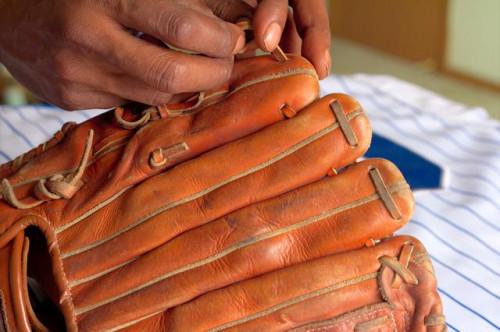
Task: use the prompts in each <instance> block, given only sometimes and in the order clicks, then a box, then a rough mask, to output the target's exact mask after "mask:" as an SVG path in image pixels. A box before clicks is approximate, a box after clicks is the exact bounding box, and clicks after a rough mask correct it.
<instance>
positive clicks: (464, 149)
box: [0, 74, 500, 331]
mask: <svg viewBox="0 0 500 332" xmlns="http://www.w3.org/2000/svg"><path fill="white" fill-rule="evenodd" d="M322 92H323V94H326V93H330V92H345V93H348V94H350V95H352V96H354V97H356V98H357V99H358V100H359V101H360V102H361V104H362V105H363V107H364V109H365V110H366V112H367V114H368V116H369V118H370V120H371V123H372V126H373V129H374V139H373V142H372V146H371V148H370V150H369V151H368V154H367V155H368V156H370V157H385V158H388V159H390V160H392V161H393V162H395V163H396V164H397V165H398V166H399V167H400V168H401V169H402V171H403V173H404V174H405V176H406V177H407V179H408V181H409V183H410V185H411V186H412V188H413V189H414V190H415V197H416V201H417V203H416V210H415V214H414V216H413V218H412V220H411V222H410V223H409V224H408V225H407V226H406V227H404V229H402V230H401V231H400V232H399V233H400V234H411V235H413V236H416V237H418V238H419V239H420V240H421V241H422V242H423V243H424V245H425V246H426V247H427V249H428V251H429V253H430V256H431V258H432V260H433V264H434V267H435V270H436V274H437V277H438V283H439V285H438V286H439V292H440V294H441V296H442V299H443V303H444V309H445V314H446V316H447V323H448V326H449V329H450V330H452V331H473V330H474V331H497V330H499V326H500V315H499V308H500V299H499V294H500V260H499V251H500V236H499V234H500V123H499V122H497V121H495V120H492V119H490V118H489V117H488V114H487V112H485V111H484V110H483V109H480V108H468V107H465V106H464V105H462V104H459V103H456V102H453V101H450V100H447V99H445V98H443V97H441V96H439V95H437V94H434V93H432V92H430V91H427V90H424V89H422V88H420V87H417V86H415V85H412V84H409V83H406V82H403V81H401V80H398V79H396V78H394V77H390V76H374V75H362V74H358V75H351V76H331V77H329V78H327V79H326V80H324V81H323V82H322ZM99 112H100V111H98V110H89V111H81V112H65V111H62V110H60V109H57V108H53V107H47V106H25V107H7V106H0V163H3V162H5V161H7V160H10V159H12V158H14V157H15V156H17V155H18V154H20V153H22V152H24V151H27V150H29V149H31V148H33V147H35V146H36V145H38V144H39V143H41V142H43V141H45V140H46V139H47V138H48V137H50V136H51V134H52V133H53V132H55V131H56V130H58V129H59V128H60V127H61V126H62V124H63V123H64V122H67V121H77V122H81V121H84V120H86V119H88V118H90V117H91V116H93V115H95V114H98V113H99Z"/></svg>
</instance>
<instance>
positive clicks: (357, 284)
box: [157, 236, 442, 331]
mask: <svg viewBox="0 0 500 332" xmlns="http://www.w3.org/2000/svg"><path fill="white" fill-rule="evenodd" d="M409 247H411V248H413V249H412V250H411V251H410V254H409V258H408V260H410V261H411V263H410V264H409V267H408V269H409V271H411V272H409V273H410V274H411V275H412V276H415V277H416V276H419V277H420V278H418V279H419V281H420V283H419V284H418V285H413V284H405V285H404V286H401V287H397V288H396V287H394V286H392V287H391V282H392V280H393V276H394V275H396V274H395V273H394V272H393V270H391V269H390V268H388V269H386V270H385V271H384V268H383V266H384V264H383V263H382V260H381V259H380V258H381V257H391V258H393V259H394V260H396V261H398V259H399V257H401V256H400V255H401V252H403V250H404V249H405V248H409ZM398 256H399V257H398ZM422 256H423V257H426V256H427V253H426V251H425V248H424V247H423V245H422V244H421V243H420V242H419V241H418V240H416V239H414V238H411V237H408V236H401V237H392V238H389V239H386V240H383V241H382V242H381V243H380V244H378V245H376V246H374V247H369V248H361V249H358V250H355V251H351V252H345V253H340V254H336V255H329V256H326V257H322V258H320V259H316V260H312V261H308V262H305V263H302V264H298V265H294V266H291V267H288V268H285V269H281V270H278V271H275V272H272V273H267V274H265V275H262V276H259V277H257V278H254V279H250V280H246V281H244V282H241V283H236V284H234V285H231V286H229V287H227V288H223V289H219V290H215V291H212V292H210V293H208V294H205V295H203V296H201V297H198V298H197V299H195V300H193V301H191V302H189V303H187V304H185V305H181V306H178V307H176V308H174V309H173V310H171V311H170V312H168V313H166V314H165V315H164V316H166V318H165V317H162V318H163V320H162V324H164V325H165V326H168V327H169V328H170V329H171V330H172V331H184V330H186V328H187V329H190V330H193V331H199V330H204V331H205V330H210V331H262V330H267V329H268V328H269V327H270V326H272V327H273V330H274V331H290V330H291V329H292V328H294V327H298V326H302V325H305V324H308V323H313V324H311V325H307V326H304V328H302V329H300V330H299V331H323V330H325V331H326V330H329V331H356V330H358V329H357V328H354V327H358V326H360V325H361V323H365V326H367V327H368V328H367V329H363V330H364V331H382V330H386V329H385V327H387V330H392V327H393V326H394V325H392V324H393V323H392V321H391V320H390V319H383V320H382V324H380V320H381V319H380V317H382V318H387V317H388V316H389V314H391V315H392V313H393V312H392V311H391V309H388V307H389V306H387V307H385V308H381V307H380V306H378V307H377V306H376V305H374V303H376V302H374V301H380V299H385V300H386V301H391V302H390V303H391V304H392V303H398V304H397V305H401V304H400V303H401V302H403V301H409V300H408V299H409V298H411V295H410V294H415V293H417V292H424V293H426V295H431V294H432V295H434V294H436V293H435V292H436V291H435V287H436V286H435V278H434V275H433V272H432V268H430V267H429V266H428V265H427V264H428V263H427V260H426V259H425V258H424V259H423V260H421V261H420V262H418V263H414V261H416V260H417V257H422ZM422 261H423V262H425V263H424V264H426V263H427V264H426V265H427V266H426V265H424V264H422ZM388 270H390V271H391V272H389V271H388ZM381 271H382V272H381ZM382 273H383V274H382ZM382 275H383V277H384V278H382ZM386 289H389V290H392V289H394V290H393V291H392V292H390V291H389V292H390V293H389V295H387V293H388V292H387V291H385V290H386ZM360 294H363V296H360ZM403 294H404V295H403ZM435 298H438V297H433V296H427V297H426V300H427V301H428V302H426V303H425V305H424V306H423V307H425V309H424V308H423V307H422V306H419V305H418V304H417V310H415V309H413V308H412V309H411V312H416V313H417V314H415V315H414V316H413V315H411V314H410V315H408V317H406V318H405V319H407V320H408V321H409V322H410V323H408V326H413V327H415V326H416V325H418V324H414V323H415V321H416V320H417V319H419V318H420V317H423V316H425V315H426V313H422V311H426V312H428V310H429V309H430V308H431V307H434V308H436V309H437V310H436V309H435V310H436V311H438V312H441V310H439V309H440V308H441V305H440V301H439V300H438V301H434V300H431V299H435ZM215 303H216V304H217V305H214V304H215ZM382 303H383V302H382ZM385 303H387V302H385ZM385 303H384V304H385ZM405 303H406V302H405ZM417 303H418V301H417ZM429 303H432V304H434V303H436V305H435V306H433V305H431V304H429ZM434 308H433V309H434ZM418 309H423V310H418ZM343 314H344V315H343ZM377 316H378V317H377ZM157 317H158V316H157ZM284 317H291V318H293V319H284ZM374 317H375V318H374ZM417 317H418V318H417ZM377 318H378V319H377ZM375 321H378V322H379V323H378V324H377V323H376V322H375ZM388 321H389V322H390V323H386V322H388ZM315 322H316V323H317V325H315V324H314V323H315ZM367 322H369V323H372V324H370V325H367V324H366V323H367ZM412 324H413V325H412ZM389 326H390V327H389ZM420 326H421V327H422V330H426V328H425V327H424V324H423V319H421V323H420ZM325 327H326V328H327V329H325ZM373 327H375V329H373ZM360 330H361V329H360ZM439 330H442V326H440V327H439ZM293 331H295V330H293ZM436 331H437V329H436Z"/></svg>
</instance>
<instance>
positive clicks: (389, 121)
mask: <svg viewBox="0 0 500 332" xmlns="http://www.w3.org/2000/svg"><path fill="white" fill-rule="evenodd" d="M338 80H339V82H340V81H342V80H343V79H342V78H340V77H339V78H338ZM343 86H344V89H345V90H346V91H347V92H348V93H349V94H353V95H354V93H353V91H352V90H350V88H349V87H348V86H347V84H346V83H345V82H344V84H343ZM367 98H368V99H369V100H370V101H371V102H372V103H373V104H374V105H375V106H376V107H378V108H381V109H382V110H388V112H389V113H391V111H390V108H388V107H386V106H384V105H381V104H380V103H379V102H378V101H377V100H376V99H375V98H374V97H373V96H367ZM371 117H373V118H381V119H384V120H386V121H384V123H385V124H386V125H388V126H390V127H391V128H392V129H394V130H395V131H396V132H398V133H399V134H401V135H402V136H403V137H406V138H412V139H413V140H415V141H417V142H418V143H420V144H425V145H427V146H428V147H429V148H431V149H434V150H435V151H437V152H439V153H440V154H442V155H443V156H445V157H447V158H448V159H450V160H452V161H455V162H459V163H465V164H476V165H480V166H483V167H485V168H489V169H491V170H492V171H494V172H495V173H497V175H498V176H500V169H498V168H496V167H495V166H494V165H490V164H488V163H486V162H484V161H474V160H469V159H460V158H456V157H454V156H452V155H449V154H448V153H447V152H446V150H443V149H441V148H440V147H438V146H436V145H433V144H431V143H430V142H428V141H425V140H423V139H422V137H419V136H416V135H413V134H411V133H409V132H407V131H404V130H402V129H401V128H400V127H399V126H397V125H395V124H394V123H393V121H391V120H392V119H389V118H387V117H384V116H373V115H371ZM436 119H437V117H436ZM413 121H414V119H413Z"/></svg>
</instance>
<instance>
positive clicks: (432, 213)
mask: <svg viewBox="0 0 500 332" xmlns="http://www.w3.org/2000/svg"><path fill="white" fill-rule="evenodd" d="M416 205H417V206H418V207H420V208H421V209H423V210H425V211H427V213H429V214H431V215H432V216H433V217H435V218H437V219H439V220H441V221H443V222H445V223H447V224H448V225H450V226H451V227H453V228H455V229H457V230H459V231H461V232H462V233H464V234H467V235H468V236H470V237H471V238H473V239H475V240H476V241H477V242H479V243H480V244H482V245H483V246H484V247H485V248H487V249H489V250H490V251H492V252H493V253H495V254H496V255H497V256H498V255H499V254H500V253H499V252H498V251H497V250H496V249H495V248H493V247H491V246H490V245H489V244H487V243H486V242H484V240H482V239H481V238H480V237H478V236H477V235H476V234H474V233H472V232H470V231H469V230H467V229H465V228H463V227H460V226H458V225H456V224H455V223H454V222H453V221H451V220H450V219H448V218H446V217H443V216H441V215H439V214H437V213H436V212H434V211H433V210H431V209H430V208H429V207H427V206H425V205H422V204H421V203H420V202H416Z"/></svg>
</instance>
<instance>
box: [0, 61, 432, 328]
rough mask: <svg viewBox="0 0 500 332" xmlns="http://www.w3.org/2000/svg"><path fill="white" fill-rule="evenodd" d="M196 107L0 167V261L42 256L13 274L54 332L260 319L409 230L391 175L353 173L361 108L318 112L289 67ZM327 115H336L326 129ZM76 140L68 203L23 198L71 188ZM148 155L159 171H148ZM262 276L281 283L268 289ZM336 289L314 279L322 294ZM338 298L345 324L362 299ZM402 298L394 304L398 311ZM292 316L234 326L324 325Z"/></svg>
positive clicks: (327, 105) (251, 69)
mask: <svg viewBox="0 0 500 332" xmlns="http://www.w3.org/2000/svg"><path fill="white" fill-rule="evenodd" d="M210 93H211V94H212V95H214V96H216V98H215V99H213V102H209V103H208V104H203V105H200V106H199V107H198V108H196V109H194V110H190V111H189V112H186V113H184V114H182V115H181V116H170V115H169V116H166V117H162V118H159V119H158V118H156V119H153V120H151V121H149V122H147V123H146V124H143V125H141V126H138V127H137V128H134V129H130V128H129V129H126V128H123V127H122V126H120V125H119V124H118V123H117V120H116V119H115V114H114V113H113V111H111V112H108V113H105V114H103V115H101V116H99V117H97V118H94V119H91V120H89V121H87V122H85V123H83V124H80V125H74V126H66V127H65V128H64V130H63V131H62V132H61V133H59V134H57V135H56V139H54V140H52V141H50V142H49V143H48V144H46V145H43V146H41V147H39V148H37V149H35V150H34V151H31V152H30V153H28V154H26V155H24V156H22V157H21V158H18V159H16V160H15V161H14V162H12V163H9V164H6V165H4V166H2V167H0V179H7V180H8V184H9V185H10V186H11V187H12V188H13V191H14V196H12V194H10V195H11V196H10V197H11V198H10V200H9V199H7V196H6V191H5V185H6V184H5V183H3V184H2V185H3V186H4V188H3V190H4V191H3V195H4V197H3V200H2V199H0V213H1V217H0V218H1V219H0V255H4V256H6V257H10V258H9V259H11V258H12V257H14V256H12V253H11V252H12V251H13V249H14V248H15V244H16V239H23V237H24V233H25V232H26V234H27V235H28V234H29V232H28V231H27V229H28V227H36V228H37V229H39V230H40V231H41V232H42V233H43V235H44V237H45V239H46V247H44V248H40V247H37V246H33V247H32V249H31V251H30V255H29V259H30V260H31V263H30V261H28V262H27V264H28V265H30V266H31V268H30V274H31V276H32V277H34V278H35V279H37V280H38V281H39V283H40V284H41V286H42V287H43V288H45V290H46V291H47V293H48V294H49V296H50V297H51V298H52V301H53V302H54V303H56V304H57V305H58V306H59V308H60V310H61V311H62V313H63V314H64V317H65V323H66V328H67V329H68V330H72V331H76V330H80V331H115V330H124V329H129V330H134V331H163V330H179V331H186V330H206V329H209V328H212V327H216V326H218V325H224V324H226V323H227V322H229V321H232V320H237V319H240V318H241V317H243V316H246V315H248V314H249V312H251V311H252V310H254V311H255V310H261V308H264V307H265V306H266V305H269V303H267V302H266V301H268V302H269V301H279V300H280V299H282V298H283V299H284V298H286V297H287V296H293V294H294V293H293V292H292V290H293V289H294V288H293V287H295V286H293V285H295V284H293V283H290V287H291V288H290V292H289V291H288V286H287V285H288V284H289V282H288V281H286V280H288V279H290V281H291V280H292V279H293V280H295V279H296V281H297V282H298V281H300V280H302V279H303V278H305V279H304V280H308V279H307V278H310V280H311V282H308V283H307V284H308V285H309V286H311V287H313V288H315V287H319V286H317V285H316V284H315V283H314V282H312V281H314V280H315V278H322V276H323V274H324V273H326V272H322V270H321V268H318V269H319V270H317V271H318V274H317V275H316V274H315V273H309V272H307V271H306V270H309V265H301V264H303V263H304V262H309V261H311V263H306V264H312V265H311V266H313V265H314V266H315V264H319V263H314V262H316V259H320V258H321V257H330V256H331V255H333V254H336V253H341V252H345V251H350V250H353V249H357V248H361V247H363V246H366V245H372V244H374V243H375V242H376V240H378V239H381V238H385V237H387V236H390V235H391V234H392V233H393V232H394V231H396V230H397V229H399V228H400V227H401V226H403V225H404V224H405V223H406V222H407V221H408V219H409V217H410V216H411V213H412V210H413V197H412V194H411V191H410V189H409V187H408V185H407V184H406V182H405V180H404V178H403V176H402V175H401V173H400V172H399V170H398V169H397V168H396V167H395V166H394V165H393V164H392V163H390V162H388V161H386V160H380V159H371V160H364V161H362V162H359V163H355V161H356V160H357V159H358V158H359V157H360V156H362V155H363V154H364V152H365V151H366V150H367V148H368V146H369V144H370V139H371V129H370V125H369V122H368V119H367V118H366V115H365V114H364V112H363V109H362V108H361V106H360V105H359V104H358V103H357V102H356V101H355V100H354V99H353V98H352V97H349V96H347V95H342V94H332V95H329V96H326V97H324V98H322V99H320V100H318V93H319V88H318V82H317V77H316V76H315V74H314V70H313V69H312V66H311V65H310V64H309V63H308V62H307V61H306V60H304V59H303V58H300V57H290V59H289V60H288V61H286V62H283V63H280V62H277V61H276V60H274V59H272V58H271V57H265V56H264V57H257V58H251V59H246V60H243V61H241V62H239V63H237V64H236V70H235V73H234V75H233V77H232V78H231V81H230V82H228V84H227V85H226V86H224V87H221V89H220V90H218V91H212V92H210ZM334 103H335V109H336V110H337V112H341V113H335V111H334V108H333V107H332V105H333V104H334ZM179 108H181V106H172V107H171V109H172V110H178V109H179ZM173 113H175V112H173ZM173 113H172V114H173ZM336 114H337V115H339V116H340V118H338V117H337V116H336ZM177 115H178V114H177ZM120 116H123V118H124V119H126V120H127V121H129V122H133V121H135V120H137V119H138V118H140V117H141V114H140V113H137V110H136V109H134V108H133V107H130V108H126V109H125V111H124V112H123V114H122V115H120ZM90 130H93V136H94V138H93V140H91V141H90V142H91V143H92V144H91V149H90V150H89V151H91V152H90V162H89V164H88V165H86V166H85V167H84V169H83V174H82V178H81V183H80V182H79V184H78V188H77V190H76V192H75V193H74V194H72V195H69V196H68V197H65V198H64V197H63V198H57V197H56V198H50V197H45V196H43V197H41V196H40V195H39V194H37V190H39V189H37V188H39V187H37V186H40V185H41V184H40V182H42V184H43V183H47V182H50V181H55V182H57V181H59V180H58V179H61V176H59V177H58V176H54V175H57V174H62V175H63V176H66V177H67V178H68V179H71V177H72V176H73V174H76V173H78V169H81V167H80V166H81V164H82V155H85V153H84V152H85V142H87V143H88V142H89V139H88V137H89V131H90ZM353 137H354V138H355V139H354V138H353ZM179 146H181V147H182V148H181V149H179ZM158 151H160V156H162V157H163V160H162V159H161V158H160V161H161V162H160V163H157V164H155V163H152V162H151V160H152V159H153V160H154V161H157V159H158V158H157V157H158V154H157V153H156V152H158ZM374 169H375V170H376V173H377V174H378V175H377V176H378V180H377V181H378V183H379V184H378V185H377V183H376V181H375V180H374V178H373V176H374V175H373V172H374ZM337 170H339V171H340V172H339V173H338V174H336V173H337ZM44 181H46V182H44ZM4 182H5V181H4ZM380 183H382V187H381V186H380ZM49 188H52V187H50V186H49ZM72 189H73V188H72ZM12 197H15V198H16V199H17V200H18V201H19V202H22V203H23V204H25V205H26V206H27V205H28V204H30V203H36V204H40V205H38V206H36V207H33V208H28V209H21V208H19V207H20V205H19V204H17V205H18V206H17V208H16V206H15V205H16V204H13V203H12ZM40 198H43V199H44V200H46V201H43V202H42V201H40ZM12 205H14V206H12ZM395 211H396V212H397V213H396V212H395ZM18 241H21V243H22V241H23V240H18ZM394 241H396V240H394ZM396 242H397V241H396ZM391 243H393V242H391ZM387 246H388V245H385V244H384V245H381V246H377V247H376V248H379V247H380V248H386V247H387ZM396 246H397V245H391V246H389V247H391V248H393V247H394V248H395V247H396ZM377 250H378V249H370V250H368V251H366V252H367V253H366V255H365V254H363V255H365V256H367V258H366V259H365V258H363V259H358V258H357V257H358V252H356V253H353V254H351V256H350V260H351V261H352V264H354V265H352V266H351V267H348V266H345V267H342V268H339V269H334V270H336V271H337V272H338V273H343V271H344V270H345V271H344V272H346V273H347V271H348V270H349V271H351V272H352V273H355V272H359V271H361V270H360V269H361V267H360V266H358V265H359V264H361V265H363V266H364V262H367V268H369V269H375V270H377V269H378V268H377V262H378V261H376V259H373V257H372V256H373V255H375V254H372V256H370V253H372V252H378V251H377ZM384 250H386V249H384ZM387 250H389V249H387ZM394 250H395V249H394ZM364 252H365V251H360V252H359V253H364ZM387 252H389V251H387ZM390 253H391V254H393V256H394V255H396V256H397V252H390ZM360 255H361V254H360ZM363 255H361V256H363ZM361 256H359V257H361ZM368 256H370V257H368ZM16 257H17V256H16ZM331 257H337V256H331ZM338 257H344V256H338ZM345 257H347V256H345ZM363 257H364V256H363ZM328 259H330V258H328ZM331 259H332V260H334V261H335V260H336V259H339V258H331ZM11 260H12V259H11ZM347 260H349V259H346V261H347ZM372 260H374V261H372ZM356 264H358V265H356ZM3 265H4V264H3V263H0V273H1V274H0V289H2V291H3V292H4V293H7V294H8V295H6V299H7V302H8V303H7V317H8V319H9V321H11V322H12V323H11V325H12V326H16V328H13V330H22V324H23V321H26V319H28V320H29V321H30V322H31V325H32V326H35V325H36V324H35V323H36V322H34V319H33V317H31V318H29V317H28V318H26V317H25V316H26V315H28V314H29V312H30V310H29V309H30V308H29V301H24V302H23V303H24V304H23V305H22V306H23V307H28V308H25V311H26V313H25V314H23V313H18V312H19V310H18V311H17V312H16V311H15V310H14V306H13V305H11V304H10V303H11V302H9V301H10V300H9V299H12V298H13V297H14V298H15V295H12V294H14V290H15V291H17V292H19V293H20V294H21V293H23V292H25V291H26V290H25V289H23V286H22V285H21V286H19V287H17V286H16V287H17V288H16V287H14V286H13V285H12V282H11V280H12V278H14V277H15V278H20V277H19V274H20V273H13V272H12V269H11V271H8V270H7V269H8V268H7V267H6V266H3ZM19 266H21V264H19ZM302 266H306V267H302ZM2 269H3V270H2ZM294 269H297V270H294ZM276 271H277V272H276ZM283 271H285V272H283ZM315 271H316V270H315ZM302 272H304V275H302ZM373 273H375V272H373ZM415 273H417V272H415ZM288 274H289V275H288ZM358 274H359V273H358ZM287 275H288V276H287ZM274 276H279V278H280V279H281V278H284V279H283V280H285V279H286V280H285V281H284V282H283V284H281V283H280V282H277V281H276V279H275V278H276V277H274ZM343 276H344V275H342V274H339V275H338V276H332V275H324V278H325V279H324V281H322V282H329V281H331V280H337V279H335V278H341V277H343ZM254 278H257V279H254ZM266 278H267V279H266ZM273 278H274V279H273ZM287 278H288V279H287ZM332 278H334V279H332ZM327 279H328V280H327ZM20 280H22V279H20ZM256 280H257V281H256ZM258 280H264V281H258ZM265 280H269V282H266V281H265ZM370 282H372V281H367V283H368V284H369V283H370ZM372 283H373V282H372ZM319 284H320V283H318V285H319ZM247 285H255V286H247ZM363 285H364V284H363ZM370 285H371V284H370ZM285 286H286V287H285ZM292 286H293V287H292ZM372 286H373V285H372ZM247 287H250V288H248V289H252V290H251V291H249V292H251V293H253V292H254V291H255V292H270V293H269V294H271V296H267V298H265V297H264V296H261V297H256V298H255V299H252V300H250V301H248V302H247V301H246V299H245V301H243V300H241V297H239V296H236V294H235V296H234V297H232V296H230V295H227V294H231V292H240V291H243V292H246V288H247ZM255 287H257V288H255ZM297 287H298V288H300V289H303V287H304V286H299V285H298V284H297ZM301 287H302V288H301ZM254 288H255V289H254ZM311 289H312V288H311ZM339 291H342V292H345V303H343V304H342V306H341V307H342V308H344V309H343V310H344V311H343V312H347V311H348V308H352V310H356V309H357V308H358V307H360V306H362V305H365V304H366V303H368V302H369V301H370V300H369V299H371V296H372V295H373V294H375V293H376V287H374V288H373V289H372V288H370V287H364V288H362V289H359V290H357V291H355V292H352V293H349V291H348V290H339ZM365 291H366V294H365ZM428 291H429V292H435V290H434V289H433V288H432V287H430V288H429V289H428ZM228 292H229V293H228ZM9 294H10V295H9ZM217 294H222V295H217ZM224 294H226V295H224ZM262 294H264V293H262ZM405 294H409V295H405ZM418 294H420V293H418V292H416V293H412V292H406V293H404V294H402V295H400V294H399V293H398V294H397V295H396V296H403V295H404V296H407V297H408V301H410V302H411V301H417V300H416V299H417V298H418ZM256 295H258V294H257V293H256ZM373 297H376V295H373ZM367 299H368V300H367ZM367 301H368V302H367ZM424 302H425V301H424ZM197 303H199V304H197ZM266 303H267V304H266ZM368 304H369V303H368ZM366 305H367V304H366ZM332 306H335V301H333V302H332V303H330V307H332ZM9 308H12V309H9ZM325 308H326V307H325ZM9 310H11V312H10V313H9ZM332 310H333V309H332ZM391 310H392V309H391ZM405 310H406V309H405ZM21 311H22V310H21ZM215 311H218V313H215ZM307 311H308V310H306V311H305V312H303V313H297V315H298V316H297V317H292V316H293V315H292V316H286V315H285V316H279V317H281V318H279V319H278V322H277V323H276V324H275V323H274V320H273V319H272V318H269V317H266V318H265V317H262V319H259V320H257V321H259V322H260V321H261V320H262V322H264V323H258V322H257V321H256V322H253V321H252V322H248V324H249V325H248V324H247V323H245V326H247V325H248V329H250V330H252V329H253V330H262V327H263V326H266V328H265V330H269V329H270V330H272V329H276V330H283V329H287V328H290V327H298V326H300V324H299V323H301V324H305V323H310V322H313V321H315V320H320V319H329V318H331V317H333V316H335V315H336V314H337V313H336V312H334V311H328V314H326V313H325V314H324V315H322V316H314V317H316V318H314V319H315V320H313V319H312V318H311V319H309V318H307V319H306V317H305V316H307V315H308V314H313V312H310V313H308V312H307ZM311 311H317V310H316V309H314V310H311ZM184 312H186V313H184ZM401 312H402V311H401ZM226 314H227V315H226ZM304 315H305V316H304ZM409 315H410V316H409V317H410V318H411V317H413V316H411V315H413V313H409ZM22 316H24V317H22ZM28 316H29V315H28ZM222 316H223V317H222ZM271 316H273V315H271ZM302 316H304V318H302ZM9 317H11V318H9ZM273 317H274V316H273ZM284 317H285V318H284ZM286 317H287V318H286ZM311 317H313V316H311ZM268 319H270V320H269V321H268V323H269V324H270V325H267V323H265V321H267V320H268ZM274 319H277V318H274ZM288 321H296V324H285V323H286V322H288ZM182 324H188V325H187V326H186V325H182ZM252 324H257V325H255V327H252V326H254V325H252ZM259 324H261V325H259ZM262 324H264V325H262ZM418 324H420V323H418ZM418 324H417V326H419V328H420V327H421V326H423V325H422V324H420V325H418ZM245 330H246V327H245Z"/></svg>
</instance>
